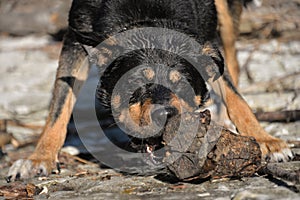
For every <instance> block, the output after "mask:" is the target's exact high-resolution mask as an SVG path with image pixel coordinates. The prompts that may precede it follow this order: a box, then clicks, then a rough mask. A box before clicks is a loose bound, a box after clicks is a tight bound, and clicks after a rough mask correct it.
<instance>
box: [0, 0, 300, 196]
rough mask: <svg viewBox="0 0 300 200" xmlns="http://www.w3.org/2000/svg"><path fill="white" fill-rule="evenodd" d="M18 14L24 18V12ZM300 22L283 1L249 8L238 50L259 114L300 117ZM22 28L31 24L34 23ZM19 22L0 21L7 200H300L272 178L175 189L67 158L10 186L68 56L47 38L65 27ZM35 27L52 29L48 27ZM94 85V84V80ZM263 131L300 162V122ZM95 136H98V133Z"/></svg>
mask: <svg viewBox="0 0 300 200" xmlns="http://www.w3.org/2000/svg"><path fill="white" fill-rule="evenodd" d="M26 1H28V2H29V1H33V0H26ZM26 1H24V2H26ZM11 2H12V1H11ZM66 2H67V1H66ZM68 3H69V2H68ZM66 4H67V3H66ZM0 5H1V7H0V12H1V13H0V14H1V16H3V15H5V14H7V13H10V16H9V17H7V16H6V17H7V18H6V19H8V20H12V19H14V18H13V17H12V15H13V14H14V12H8V11H7V10H9V9H12V6H11V7H9V4H5V5H6V6H4V4H0ZM24 5H26V4H25V3H24ZM24 5H23V6H24ZM36 5H37V4H36ZM57 5H58V6H56V7H55V6H54V7H55V9H49V10H51V12H53V13H54V14H53V13H50V14H49V15H47V16H48V17H49V16H50V18H51V16H52V18H51V19H53V18H55V17H53V16H61V15H59V14H57V15H55V12H61V10H63V9H59V8H58V7H59V6H61V7H62V8H66V7H68V5H61V4H57ZM27 6H28V4H27ZM44 7H45V6H44ZM18 8H19V7H18ZM21 8H22V7H21ZM26 8H27V7H26ZM46 8H47V7H46ZM40 9H42V8H40ZM17 11H19V12H21V11H20V8H19V9H17ZM17 11H15V13H18V12H17ZM27 11H28V8H27ZM38 14H39V13H38ZM28 16H30V15H28ZM63 17H64V16H62V18H63ZM299 18H300V14H299V2H298V1H296V0H295V1H283V0H280V1H276V3H275V1H274V2H273V1H267V0H265V1H263V4H262V5H261V7H255V6H249V8H248V9H247V10H246V11H245V12H244V15H243V23H242V26H241V37H240V39H239V41H238V42H237V48H238V60H239V62H240V65H241V77H240V85H239V90H240V91H241V93H242V95H243V96H244V98H245V99H246V100H247V102H248V103H249V105H250V106H251V108H252V109H253V111H254V112H258V111H265V112H266V111H284V110H292V111H295V110H299V109H300V93H299V92H300V68H299V65H300V40H299V39H300V37H299ZM1 19H3V17H1ZM43 19H44V18H43ZM64 19H65V18H64ZM22 20H28V17H27V18H25V17H24V18H22ZM13 22H14V21H11V22H10V23H11V24H12V26H11V27H10V26H8V25H7V23H6V24H4V23H3V22H1V20H0V30H1V32H2V34H1V36H0V63H1V68H0V72H1V73H0V83H1V84H0V92H1V97H2V98H0V120H1V123H0V125H1V126H0V128H2V127H5V128H6V130H5V133H0V136H1V137H0V146H2V145H3V151H4V152H6V153H7V155H5V156H4V157H2V159H1V160H0V199H6V198H9V197H16V198H21V197H25V196H26V195H29V196H33V195H34V199H59V198H60V199H82V198H85V199H87V200H88V199H107V198H111V199H200V198H201V199H220V200H221V199H222V200H227V199H299V198H300V194H299V190H300V185H299V183H293V182H288V181H285V180H284V179H280V178H276V177H272V176H260V175H255V176H253V177H248V178H242V179H238V180H229V179H221V180H206V181H201V182H194V183H183V182H174V181H172V180H171V179H169V178H168V177H165V176H163V175H153V174H151V175H146V176H140V175H128V174H121V173H119V172H117V171H115V170H113V169H110V168H105V167H103V166H101V167H99V165H98V164H95V163H92V162H89V161H85V160H82V159H80V158H78V157H76V156H71V155H69V154H66V153H63V154H62V155H61V160H60V161H61V162H62V172H61V174H53V175H51V176H50V177H49V178H33V179H30V180H28V181H26V182H16V183H10V184H7V183H6V181H5V180H4V177H5V176H6V174H7V171H8V167H9V166H10V165H11V163H12V162H13V161H14V160H16V159H17V158H20V157H26V155H28V153H30V152H31V151H32V150H33V145H32V143H34V141H36V139H37V137H38V134H39V133H40V131H41V129H42V126H43V124H44V123H45V117H46V116H47V112H48V105H49V100H50V98H51V90H52V86H53V82H54V77H55V70H56V68H57V60H58V55H59V52H60V48H61V42H59V41H55V40H54V39H53V37H52V36H50V35H49V34H48V33H51V34H53V33H54V32H55V31H57V30H60V29H61V27H62V25H61V24H60V25H56V24H54V25H53V24H52V25H51V28H49V29H45V28H44V27H45V26H44V25H39V26H38V25H35V26H33V23H28V21H27V23H28V26H25V28H26V29H25V28H23V29H22V28H21V26H20V27H19V29H16V28H15V29H13V28H12V27H13ZM24 23H25V22H24ZM24 23H23V26H24ZM34 23H46V24H47V20H46V21H39V22H34ZM3 27H4V28H3ZM31 28H32V29H31ZM22 30H23V32H22ZM24 30H25V31H24ZM28 30H29V31H28ZM89 84H94V82H93V77H92V79H91V82H89ZM79 109H82V110H83V112H86V113H88V112H89V111H88V110H87V109H86V108H85V106H84V105H79ZM4 122H5V123H4ZM261 124H262V125H263V126H264V128H265V129H266V130H267V131H268V132H269V133H270V134H272V135H274V136H276V137H279V138H282V139H284V140H287V141H289V142H290V144H291V146H292V150H293V151H294V152H295V153H298V154H300V146H299V141H300V134H299V130H300V121H299V119H298V121H294V122H289V123H282V122H276V123H275V122H271V123H270V122H261ZM79 126H80V125H79ZM85 126H86V124H83V125H82V127H85ZM90 130H91V132H92V130H93V129H92V127H91V128H90ZM3 131H4V128H3ZM6 133H11V134H12V135H13V137H14V139H13V140H12V142H11V143H8V144H5V145H4V144H3V143H6V142H5V140H6V139H7V138H8V139H7V140H8V141H10V138H9V136H8V135H7V134H6ZM2 136H3V137H2ZM87 143H88V144H89V145H90V148H91V149H92V150H93V151H94V152H97V151H100V150H101V151H102V149H103V146H100V145H99V143H105V140H104V141H95V139H94V138H93V137H90V138H87ZM99 146H100V147H99ZM69 152H70V151H69ZM278 166H279V167H280V168H283V169H286V170H290V171H291V172H292V171H295V170H298V171H299V169H300V161H293V162H289V163H279V164H278ZM25 191H27V193H26V192H25ZM24 192H25V193H24ZM18 195H19V196H18Z"/></svg>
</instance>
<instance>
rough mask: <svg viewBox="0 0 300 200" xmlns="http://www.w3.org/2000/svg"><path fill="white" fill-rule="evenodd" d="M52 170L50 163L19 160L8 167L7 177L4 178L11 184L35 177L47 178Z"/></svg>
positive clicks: (51, 163)
mask: <svg viewBox="0 0 300 200" xmlns="http://www.w3.org/2000/svg"><path fill="white" fill-rule="evenodd" d="M57 167H58V165H57ZM58 168H59V167H58ZM52 169H53V162H52V161H47V160H33V159H20V160H17V161H16V162H14V164H13V165H12V166H11V167H10V169H9V172H8V175H7V177H6V181H7V182H11V181H18V180H24V179H28V178H32V177H36V176H48V175H49V174H50V173H51V171H52Z"/></svg>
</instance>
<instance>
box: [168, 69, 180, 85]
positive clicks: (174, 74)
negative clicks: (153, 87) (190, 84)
mask: <svg viewBox="0 0 300 200" xmlns="http://www.w3.org/2000/svg"><path fill="white" fill-rule="evenodd" d="M181 78H182V77H181V74H180V72H179V71H177V70H172V71H171V72H170V74H169V79H170V81H172V83H177V82H178V81H180V80H181Z"/></svg>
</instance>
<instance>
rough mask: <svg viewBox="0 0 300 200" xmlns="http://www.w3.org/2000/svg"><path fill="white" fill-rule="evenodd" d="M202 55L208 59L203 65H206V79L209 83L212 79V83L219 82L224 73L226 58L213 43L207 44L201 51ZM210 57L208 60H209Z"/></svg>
mask: <svg viewBox="0 0 300 200" xmlns="http://www.w3.org/2000/svg"><path fill="white" fill-rule="evenodd" d="M200 53H201V55H202V56H204V57H206V58H203V57H202V59H203V60H206V62H204V63H203V65H204V71H203V70H201V71H203V72H204V74H203V75H204V79H205V81H208V79H211V78H212V81H215V80H217V79H218V78H219V77H220V76H221V75H222V74H223V73H224V58H223V56H222V54H221V52H220V51H219V49H218V48H217V47H216V45H213V44H212V43H211V42H206V43H205V44H204V45H203V46H202V48H201V50H200ZM207 57H208V58H207Z"/></svg>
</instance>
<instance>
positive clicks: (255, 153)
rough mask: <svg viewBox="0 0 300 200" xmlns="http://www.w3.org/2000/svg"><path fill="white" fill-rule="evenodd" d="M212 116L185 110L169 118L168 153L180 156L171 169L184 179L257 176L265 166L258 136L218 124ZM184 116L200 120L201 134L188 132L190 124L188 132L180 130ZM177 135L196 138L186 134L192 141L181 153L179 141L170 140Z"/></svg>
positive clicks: (166, 131) (166, 141)
mask: <svg viewBox="0 0 300 200" xmlns="http://www.w3.org/2000/svg"><path fill="white" fill-rule="evenodd" d="M208 116H210V114H209V112H208V111H205V112H204V113H200V114H199V115H196V114H191V113H184V114H182V115H179V116H176V117H174V118H171V119H170V120H169V121H168V123H167V125H166V128H165V131H164V133H163V140H164V142H165V143H166V148H167V149H170V150H169V152H168V153H167V154H166V156H167V157H171V155H172V154H176V155H177V159H176V160H175V161H174V162H172V163H168V165H167V167H168V169H169V170H170V171H171V172H172V173H174V174H175V175H176V177H177V178H179V179H180V180H190V179H194V178H206V177H212V178H223V177H244V176H251V175H253V174H254V173H255V172H256V171H257V170H258V169H259V168H260V167H261V151H260V147H259V145H258V143H257V142H256V141H255V139H254V138H251V137H244V136H240V135H237V134H234V133H232V132H230V131H228V130H226V129H225V128H223V127H221V126H218V125H216V124H214V123H210V124H209V123H208V121H210V119H209V120H208ZM182 119H186V120H195V121H196V120H198V121H200V122H201V123H199V127H198V130H197V133H196V134H190V133H188V131H189V129H190V128H188V127H185V129H184V130H186V131H185V133H178V132H176V131H175V130H176V129H177V127H178V124H180V123H179V122H180V121H182ZM176 125H177V126H176ZM179 131H180V130H179ZM175 134H186V135H189V136H190V137H193V138H189V137H186V138H187V139H191V140H192V142H191V143H190V145H189V147H188V148H187V149H186V150H185V151H184V152H179V148H178V147H177V146H174V144H177V143H174V142H170V141H171V140H170V138H171V137H170V135H173V136H174V135H175ZM185 142H187V141H184V142H183V143H185ZM181 143H182V141H181ZM165 160H167V159H165Z"/></svg>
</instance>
